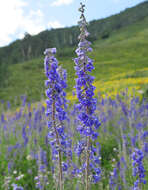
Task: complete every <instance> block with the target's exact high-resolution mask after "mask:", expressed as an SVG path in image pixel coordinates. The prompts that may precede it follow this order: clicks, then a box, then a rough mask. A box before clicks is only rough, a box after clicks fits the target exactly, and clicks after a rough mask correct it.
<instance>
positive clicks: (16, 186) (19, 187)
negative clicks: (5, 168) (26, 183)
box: [12, 184, 24, 190]
mask: <svg viewBox="0 0 148 190" xmlns="http://www.w3.org/2000/svg"><path fill="white" fill-rule="evenodd" d="M12 187H13V190H24V188H23V187H21V186H18V185H17V184H12Z"/></svg>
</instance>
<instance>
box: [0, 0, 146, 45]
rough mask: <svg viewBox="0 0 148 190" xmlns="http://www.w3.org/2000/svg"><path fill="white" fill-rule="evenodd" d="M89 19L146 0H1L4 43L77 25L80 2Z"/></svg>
mask: <svg viewBox="0 0 148 190" xmlns="http://www.w3.org/2000/svg"><path fill="white" fill-rule="evenodd" d="M81 1H82V2H83V3H85V4H86V13H85V15H86V18H87V20H88V21H90V20H93V19H99V18H104V17H107V16H110V15H112V14H115V13H119V12H120V11H122V10H124V9H125V8H127V7H132V6H134V5H136V4H138V3H141V2H144V0H0V46H5V45H7V44H9V43H10V42H12V41H14V40H16V39H18V38H23V36H24V33H25V32H28V33H30V34H37V33H39V32H40V31H43V30H45V29H50V28H59V27H65V26H71V25H76V24H77V21H78V18H79V13H78V11H77V10H78V8H79V4H80V2H81Z"/></svg>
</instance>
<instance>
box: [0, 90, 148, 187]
mask: <svg viewBox="0 0 148 190" xmlns="http://www.w3.org/2000/svg"><path fill="white" fill-rule="evenodd" d="M2 106H3V104H2ZM45 109H46V108H45V107H44V106H43V105H42V104H41V103H38V104H36V105H35V104H32V105H31V104H30V103H27V102H25V97H24V99H22V106H21V107H20V108H19V109H17V110H16V111H15V112H13V113H12V111H11V110H9V108H8V109H7V112H3V114H1V121H0V131H1V132H0V139H1V142H0V153H1V156H0V163H1V164H0V174H1V175H0V189H12V184H17V185H18V186H21V187H23V188H24V189H30V190H31V189H38V188H37V187H38V182H40V183H41V184H42V186H43V188H42V189H52V190H54V189H56V183H55V179H54V178H53V176H52V170H51V168H52V162H51V151H50V146H49V144H48V138H47V132H48V127H47V124H46V123H47V122H46V121H47V117H46V116H45ZM97 115H98V116H99V119H100V121H101V123H102V124H101V126H100V129H99V137H98V142H99V145H98V147H97V149H98V152H99V165H100V168H101V170H102V173H101V180H100V182H99V183H98V184H93V185H92V188H91V189H93V190H97V189H100V190H108V189H123V190H127V189H131V188H132V187H133V184H134V181H135V180H136V178H135V177H133V175H132V158H131V153H132V151H133V150H134V148H135V147H139V148H141V149H142V150H143V153H144V168H145V170H146V173H145V174H146V177H145V179H146V180H148V175H147V173H148V162H147V158H148V126H147V123H148V103H147V102H146V101H145V100H143V101H141V100H140V99H139V98H138V97H129V96H128V94H127V92H123V94H122V97H121V96H119V95H117V96H116V97H115V98H114V99H112V98H110V97H108V96H107V95H106V97H105V98H101V97H100V95H98V104H97ZM76 117H77V113H75V111H74V109H73V108H72V107H71V108H70V109H69V111H68V118H69V119H68V121H66V131H68V133H69V134H70V136H71V137H73V136H75V137H76V136H77V135H78V134H77V130H76V127H75V120H76ZM75 143H76V141H75V140H73V147H74V144H75ZM73 161H74V162H75V163H76V164H77V166H78V167H79V164H80V163H79V160H78V158H77V157H76V152H75V151H74V153H73ZM64 176H65V177H64V181H65V183H64V184H65V185H64V189H65V190H68V189H80V190H81V189H84V182H83V181H82V179H81V176H73V175H72V174H71V173H66V172H65V173H64ZM147 188H148V184H146V185H143V186H142V188H141V189H142V190H147Z"/></svg>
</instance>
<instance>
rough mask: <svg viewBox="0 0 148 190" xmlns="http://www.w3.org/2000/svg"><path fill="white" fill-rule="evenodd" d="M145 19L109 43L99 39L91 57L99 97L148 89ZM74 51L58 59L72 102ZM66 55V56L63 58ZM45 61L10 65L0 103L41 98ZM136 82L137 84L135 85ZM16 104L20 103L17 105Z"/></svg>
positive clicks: (114, 34) (147, 36)
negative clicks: (64, 72)
mask: <svg viewBox="0 0 148 190" xmlns="http://www.w3.org/2000/svg"><path fill="white" fill-rule="evenodd" d="M147 24H148V17H147V18H145V19H144V20H143V21H141V22H139V23H135V24H133V25H131V26H128V27H125V28H123V29H121V30H119V31H114V32H113V33H112V34H111V35H110V37H109V38H108V39H105V40H102V39H98V40H97V41H96V42H95V43H94V44H93V45H92V46H93V49H94V51H93V53H92V54H91V55H90V57H92V58H93V59H94V60H95V62H94V65H95V70H94V72H93V75H94V76H95V85H96V87H97V91H99V92H101V93H102V94H105V93H109V94H111V95H114V94H116V93H118V92H120V91H121V90H123V89H125V88H129V89H130V90H129V91H132V89H133V88H135V89H136V91H137V90H138V91H139V90H143V91H144V92H145V91H147V89H148V85H147V84H148V80H147V79H148V54H147V49H148V40H147V39H148V27H147ZM73 50H74V48H70V49H65V51H66V56H62V54H61V56H60V57H59V56H58V60H59V63H60V64H61V65H62V66H63V67H64V68H66V69H67V73H68V89H67V91H68V95H69V98H70V99H72V92H71V91H72V90H73V86H74V83H75V80H74V78H75V74H74V62H73V60H72V58H74V57H75V56H74V54H73ZM63 55H65V54H63ZM43 60H44V58H43V57H41V58H38V59H34V60H30V61H27V62H24V63H20V64H15V65H11V66H9V68H8V72H9V76H8V79H7V81H6V86H5V87H4V88H1V89H0V99H4V100H14V98H15V97H16V96H17V97H19V96H20V95H22V94H26V95H27V96H28V100H29V101H32V100H34V101H39V100H40V99H41V98H42V97H43V98H44V90H45V88H44V80H46V78H45V76H44V68H43V62H44V61H43ZM136 81H137V82H136ZM17 104H19V100H18V102H17Z"/></svg>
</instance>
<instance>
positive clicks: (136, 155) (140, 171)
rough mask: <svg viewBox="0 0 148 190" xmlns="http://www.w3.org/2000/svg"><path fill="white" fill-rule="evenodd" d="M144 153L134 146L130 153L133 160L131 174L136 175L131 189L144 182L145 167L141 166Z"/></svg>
mask: <svg viewBox="0 0 148 190" xmlns="http://www.w3.org/2000/svg"><path fill="white" fill-rule="evenodd" d="M143 158H144V154H143V152H142V151H141V150H140V149H137V148H135V151H134V152H133V153H132V160H133V176H134V177H137V180H136V181H135V183H134V187H133V190H139V187H140V185H141V184H145V183H146V180H145V179H144V178H145V169H144V166H143Z"/></svg>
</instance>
